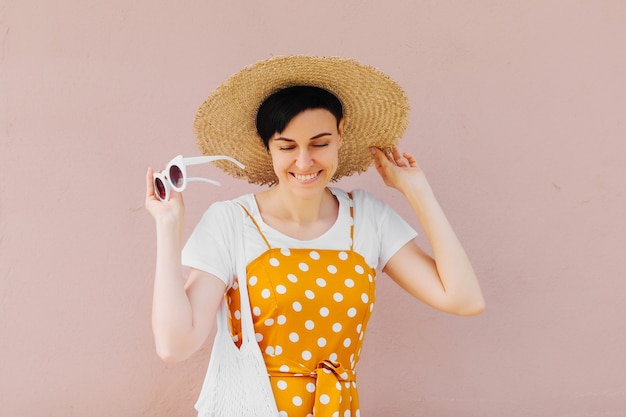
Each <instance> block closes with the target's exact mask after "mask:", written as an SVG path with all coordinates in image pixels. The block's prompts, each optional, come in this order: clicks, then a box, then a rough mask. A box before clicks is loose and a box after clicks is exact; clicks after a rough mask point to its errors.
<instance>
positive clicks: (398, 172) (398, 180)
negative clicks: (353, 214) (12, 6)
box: [372, 149, 485, 315]
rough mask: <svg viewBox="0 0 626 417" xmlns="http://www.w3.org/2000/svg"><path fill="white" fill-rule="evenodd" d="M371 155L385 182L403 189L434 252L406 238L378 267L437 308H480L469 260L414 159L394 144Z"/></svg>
mask: <svg viewBox="0 0 626 417" xmlns="http://www.w3.org/2000/svg"><path fill="white" fill-rule="evenodd" d="M372 154H373V156H374V164H375V166H376V169H377V171H378V173H379V174H380V176H381V177H382V178H383V180H384V181H385V184H387V185H388V186H390V187H393V188H396V189H397V190H398V191H400V192H401V193H402V194H404V196H405V197H406V198H407V200H408V201H409V203H410V204H411V207H412V208H413V211H414V212H415V215H416V216H417V218H418V220H419V222H420V224H421V225H422V227H423V229H424V232H425V234H426V237H427V239H428V241H429V243H430V246H431V248H432V250H433V255H434V258H433V257H431V256H429V255H428V254H426V253H425V252H424V251H423V250H422V249H420V248H419V247H418V246H417V245H416V244H415V243H414V242H409V243H407V244H406V245H404V246H403V247H402V248H401V249H400V250H399V251H398V252H396V254H395V255H394V256H392V257H391V259H390V260H389V261H388V262H387V264H386V266H385V269H384V272H385V273H387V274H388V275H389V276H390V277H391V278H392V279H393V280H394V281H396V282H397V283H398V284H399V285H400V286H401V287H402V288H404V289H405V290H406V291H407V292H409V293H410V294H411V295H413V296H414V297H416V298H418V299H420V300H422V301H423V302H425V303H426V304H428V305H431V306H433V307H435V308H437V309H439V310H441V311H445V312H448V313H452V314H459V315H473V314H478V313H480V312H482V311H483V310H484V308H485V301H484V299H483V295H482V291H481V289H480V286H479V284H478V279H477V277H476V274H475V273H474V269H473V267H472V265H471V262H470V260H469V258H468V256H467V254H466V253H465V250H464V249H463V246H462V245H461V242H460V241H459V239H458V238H457V236H456V234H455V233H454V230H453V229H452V226H451V225H450V223H449V222H448V219H447V218H446V216H445V213H444V212H443V210H442V209H441V207H440V205H439V203H438V202H437V199H436V198H435V195H434V193H433V192H432V189H431V187H430V185H429V184H428V181H427V180H426V176H425V175H424V172H423V171H422V170H421V169H420V168H419V167H418V166H417V163H416V162H415V159H414V158H413V157H412V156H411V155H410V154H408V153H405V154H403V155H400V153H399V152H398V151H397V150H395V149H394V151H393V153H392V154H391V155H385V154H384V153H383V152H382V151H380V150H379V149H373V152H372Z"/></svg>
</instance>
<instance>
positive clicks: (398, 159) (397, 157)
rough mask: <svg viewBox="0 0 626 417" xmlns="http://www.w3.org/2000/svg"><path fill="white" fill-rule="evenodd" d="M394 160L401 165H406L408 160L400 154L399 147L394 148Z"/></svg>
mask: <svg viewBox="0 0 626 417" xmlns="http://www.w3.org/2000/svg"><path fill="white" fill-rule="evenodd" d="M393 160H394V162H395V163H396V165H397V166H399V167H405V166H406V162H405V161H404V159H403V156H402V155H401V154H400V151H398V148H393Z"/></svg>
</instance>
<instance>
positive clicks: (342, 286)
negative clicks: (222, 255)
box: [227, 207, 375, 417]
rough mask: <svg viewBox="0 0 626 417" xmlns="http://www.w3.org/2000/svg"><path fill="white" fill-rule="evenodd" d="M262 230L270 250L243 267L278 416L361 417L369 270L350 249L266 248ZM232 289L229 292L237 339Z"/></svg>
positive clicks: (236, 306)
mask: <svg viewBox="0 0 626 417" xmlns="http://www.w3.org/2000/svg"><path fill="white" fill-rule="evenodd" d="M350 214H351V216H352V217H353V211H352V207H351V209H350ZM251 218H252V217H251ZM253 221H254V219H253ZM353 224H354V223H353ZM255 225H256V226H257V229H259V227H258V225H257V224H256V222H255ZM353 227H354V226H352V227H351V231H350V233H351V237H352V236H353V235H354V231H353ZM259 233H261V231H260V229H259ZM261 236H262V237H263V239H264V240H265V243H266V244H267V247H268V249H267V251H266V252H264V253H263V254H262V255H260V256H259V257H258V258H256V259H255V260H254V261H252V262H251V263H250V264H249V265H248V266H247V273H248V289H249V291H248V292H249V294H250V303H251V307H252V317H253V320H254V328H255V332H256V339H257V341H258V342H259V345H260V347H261V350H262V351H263V352H264V358H265V364H266V365H267V370H268V373H269V375H270V381H271V385H272V389H273V392H274V396H275V398H276V405H277V407H278V410H279V412H280V416H281V417H309V416H315V417H339V416H340V417H348V416H353V417H354V416H359V399H358V393H357V386H356V375H355V370H354V369H355V367H356V364H357V363H358V361H359V356H360V353H361V346H362V343H363V337H364V335H365V329H366V326H367V322H368V320H369V318H370V315H371V313H372V309H373V306H374V289H375V270H374V269H372V268H370V267H369V266H368V265H367V263H366V262H365V259H364V258H363V257H362V256H361V255H360V254H358V253H356V252H354V251H353V250H352V248H350V249H349V250H345V251H338V250H328V249H321V250H315V249H299V248H298V249H287V248H272V247H271V246H270V244H269V243H268V241H267V240H266V239H265V236H263V234H262V233H261ZM237 288H238V286H237V283H235V284H234V285H233V287H232V288H231V289H230V290H229V291H228V293H227V302H228V303H229V311H230V315H231V326H232V332H233V335H234V339H235V341H238V340H239V338H240V336H241V322H240V318H241V315H240V311H239V306H240V300H239V292H238V291H237Z"/></svg>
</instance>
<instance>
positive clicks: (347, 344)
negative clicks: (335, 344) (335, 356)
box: [343, 337, 352, 347]
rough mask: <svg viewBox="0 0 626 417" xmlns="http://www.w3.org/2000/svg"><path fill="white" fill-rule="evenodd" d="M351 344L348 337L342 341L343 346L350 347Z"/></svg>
mask: <svg viewBox="0 0 626 417" xmlns="http://www.w3.org/2000/svg"><path fill="white" fill-rule="evenodd" d="M351 344H352V339H350V338H349V337H346V338H345V340H344V341H343V346H344V347H350V345H351Z"/></svg>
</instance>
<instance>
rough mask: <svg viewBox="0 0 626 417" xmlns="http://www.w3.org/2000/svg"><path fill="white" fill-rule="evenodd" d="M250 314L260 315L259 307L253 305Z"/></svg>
mask: <svg viewBox="0 0 626 417" xmlns="http://www.w3.org/2000/svg"><path fill="white" fill-rule="evenodd" d="M252 314H254V315H255V316H260V315H261V309H260V308H259V307H254V308H253V309H252Z"/></svg>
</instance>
